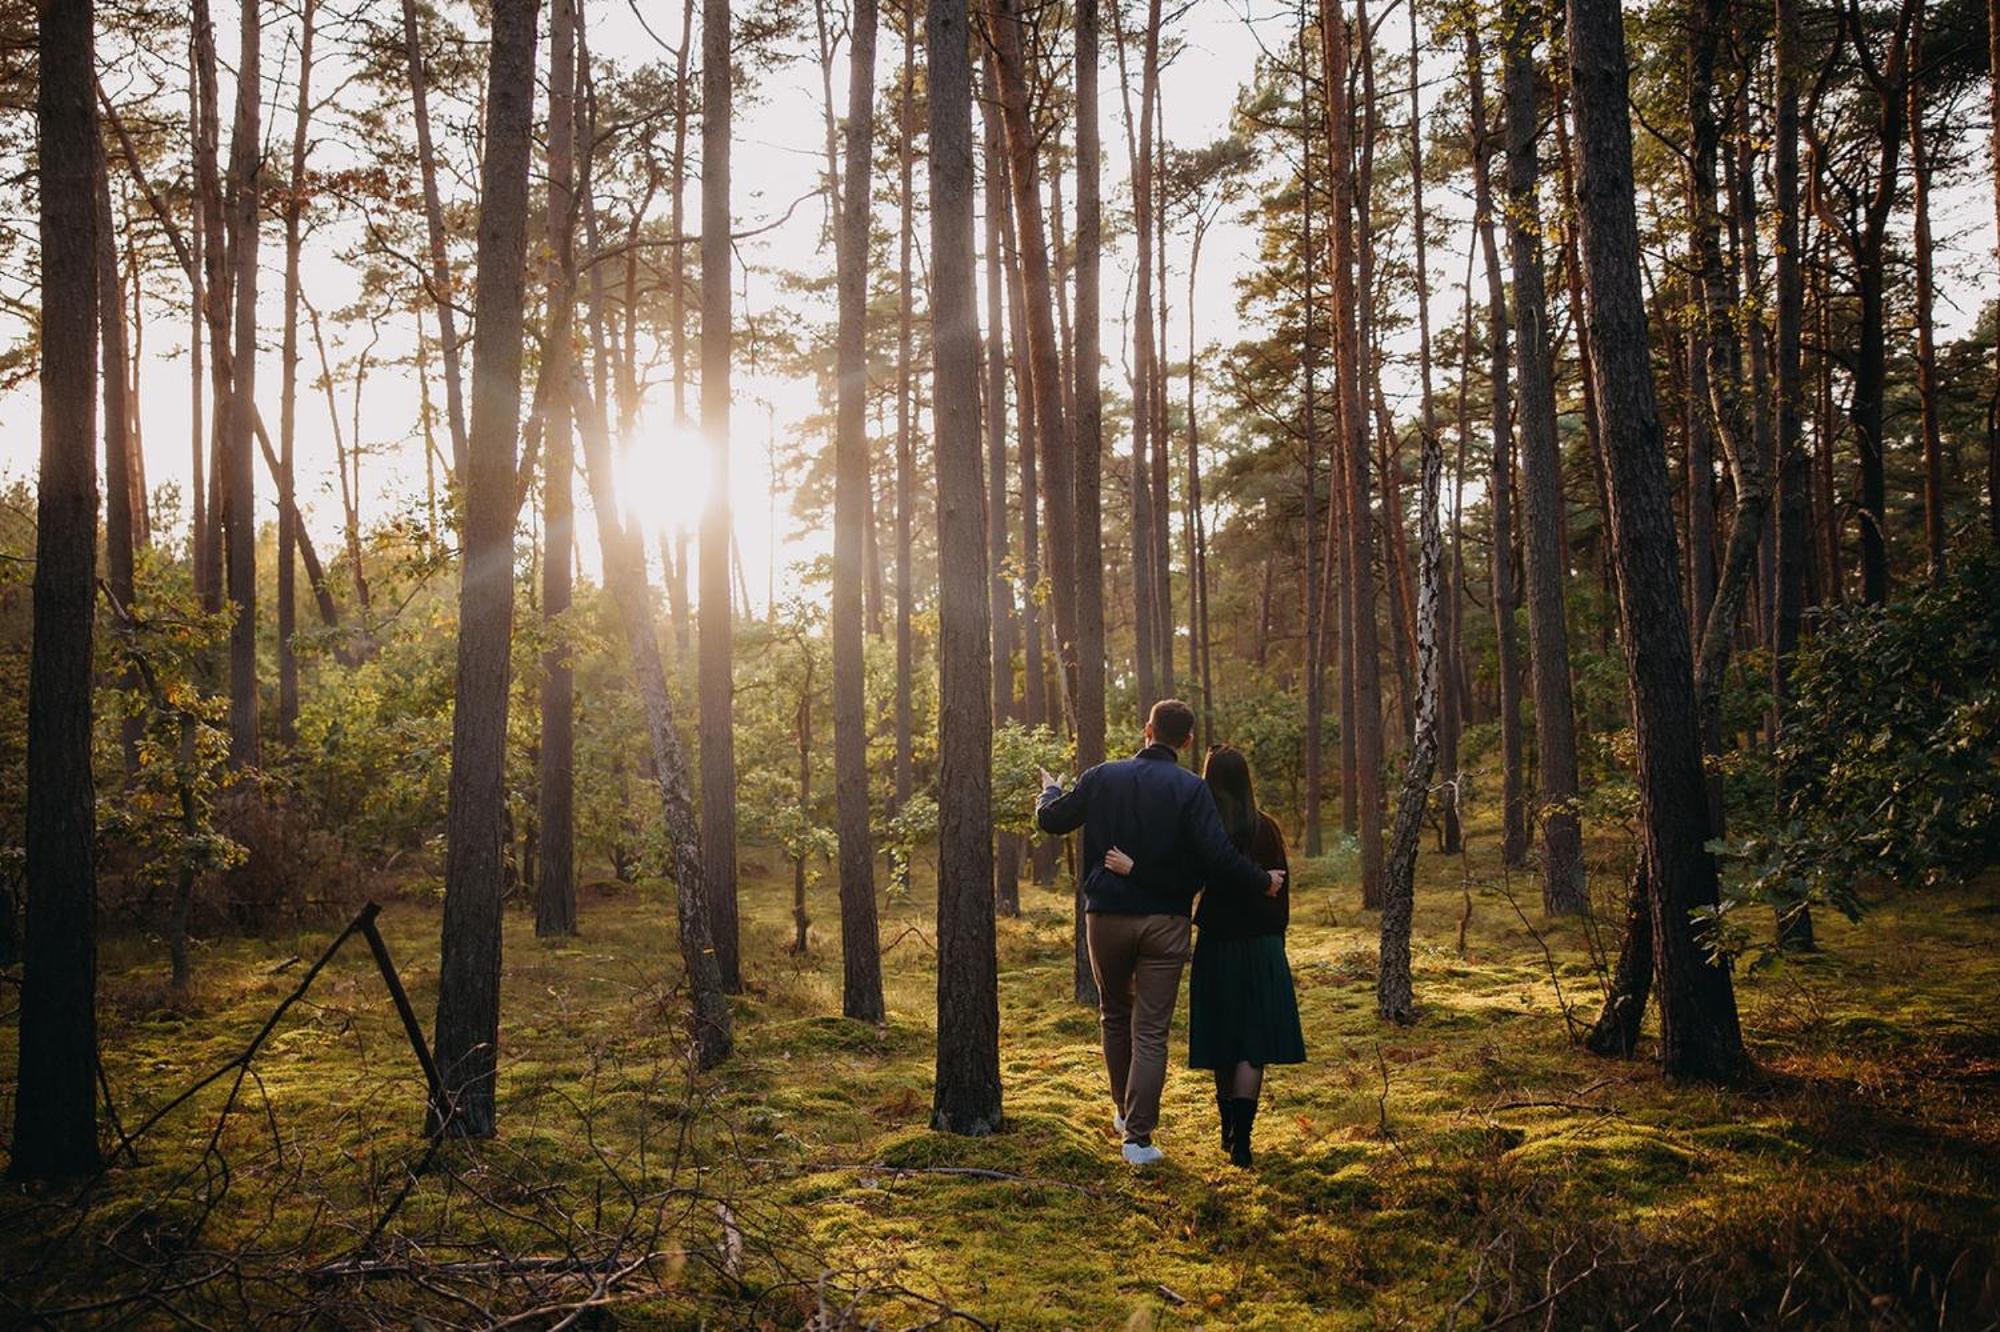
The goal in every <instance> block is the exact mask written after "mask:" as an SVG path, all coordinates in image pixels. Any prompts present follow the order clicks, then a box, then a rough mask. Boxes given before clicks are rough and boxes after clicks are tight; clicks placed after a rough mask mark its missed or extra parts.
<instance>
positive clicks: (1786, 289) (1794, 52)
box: [1771, 0, 1823, 948]
mask: <svg viewBox="0 0 2000 1332" xmlns="http://www.w3.org/2000/svg"><path fill="white" fill-rule="evenodd" d="M1773 38H1774V40H1773V46H1772V51H1773V57H1772V58H1773V60H1774V61H1775V63H1776V66H1777V127H1776V128H1777V143H1776V156H1775V160H1774V162H1773V164H1772V165H1773V168H1774V170H1773V184H1774V186H1775V191H1774V199H1773V202H1774V203H1775V205H1776V207H1777V218H1776V224H1777V236H1776V241H1777V244H1776V247H1775V248H1776V251H1777V330H1776V332H1777V338H1776V345H1775V347H1774V349H1773V350H1774V352H1775V359H1776V361H1777V366H1776V390H1775V391H1776V394H1777V401H1776V403H1775V404H1774V406H1775V411H1774V412H1773V417H1774V421H1775V425H1776V439H1775V442H1774V448H1775V450H1776V454H1777V473H1778V553H1777V561H1776V563H1777V584H1778V585H1777V589H1776V590H1777V618H1776V622H1775V625H1774V632H1773V635H1772V643H1771V649H1772V650H1771V698H1772V700H1773V701H1772V712H1773V714H1774V715H1775V716H1776V717H1777V719H1778V734H1777V735H1776V736H1774V737H1773V745H1772V748H1773V749H1774V750H1776V749H1781V748H1782V743H1781V742H1782V738H1783V731H1784V727H1785V726H1786V725H1787V724H1788V722H1787V714H1786V702H1787V699H1788V698H1789V695H1790V693H1791V668H1792V654H1793V652H1794V651H1795V650H1796V649H1797V647H1798V641H1799V621H1800V617H1801V614H1802V611H1803V608H1804V604H1805V589H1806V581H1807V577H1808V574H1809V571H1810V569H1811V566H1812V557H1813V552H1812V549H1811V542H1810V538H1809V536H1808V534H1807V527H1808V525H1809V523H1810V521H1811V508H1812V496H1811V494H1810V491H1811V488H1812V478H1811V476H1810V475H1809V473H1808V463H1807V459H1806V453H1805V447H1804V445H1803V443H1802V442H1801V439H1800V434H1801V431H1800V410H1801V407H1802V406H1803V393H1804V387H1803V376H1802V373H1801V356H1800V341H1801V332H1802V330H1803V327H1804V323H1805V284H1804V280H1803V277H1802V275H1801V271H1800V269H1801V265H1800V262H1799V260H1800V237H1799V222H1800V210H1799V87H1800V85H1801V84H1802V83H1803V82H1804V80H1805V55H1804V52H1803V51H1801V50H1800V46H1801V44H1802V40H1803V34H1802V33H1801V31H1800V27H1799V3H1798V0H1777V12H1776V15H1775V19H1774V32H1773ZM1822 424H1823V423H1822ZM1793 780H1796V779H1795V777H1794V776H1793V775H1792V774H1788V773H1787V772H1786V771H1785V770H1784V768H1783V767H1782V766H1781V767H1780V768H1779V771H1778V783H1779V794H1780V798H1781V799H1782V797H1783V795H1784V793H1785V792H1786V790H1787V789H1788V784H1789V783H1790V782H1791V781H1793ZM1778 933H1779V939H1780V940H1781V941H1782V942H1785V943H1787V944H1789V945H1792V946H1797V947H1801V948H1805V947H1810V946H1811V942H1812V915H1811V911H1810V908H1808V907H1807V906H1806V905H1805V904H1804V903H1800V904H1799V905H1798V907H1797V909H1796V910H1794V911H1791V912H1789V913H1786V912H1783V911H1781V912H1780V917H1779V922H1778Z"/></svg>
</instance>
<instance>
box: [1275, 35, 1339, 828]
mask: <svg viewBox="0 0 2000 1332" xmlns="http://www.w3.org/2000/svg"><path fill="white" fill-rule="evenodd" d="M1309 39H1310V38H1309V34H1308V32H1307V29H1306V11H1305V9H1304V7H1303V6H1301V7H1300V10H1299V282H1300V285H1301V287H1302V288H1303V291H1302V293H1301V297H1302V299H1301V301H1300V305H1301V307H1302V308H1303V310H1304V323H1303V326H1302V328H1301V330H1300V331H1301V337H1300V340H1299V341H1300V346H1299V380H1300V384H1299V389H1300V395H1299V396H1300V404H1299V405H1300V424H1301V426H1302V427H1303V429H1304V433H1305V467H1304V468H1303V470H1302V471H1301V474H1300V476H1301V481H1302V484H1303V491H1304V493H1303V495H1302V497H1301V513H1302V516H1303V521H1301V522H1300V524H1299V534H1300V538H1301V540H1302V541H1303V543H1304V544H1303V546H1302V547H1301V550H1302V552H1303V553H1302V555H1301V557H1300V561H1299V563H1300V569H1301V573H1302V575H1303V577H1304V582H1305V613H1304V614H1303V616H1301V619H1302V620H1303V621H1304V633H1303V640H1304V641H1303V643H1302V645H1301V651H1302V654H1303V656H1304V658H1305V660H1304V663H1303V665H1304V668H1305V709H1306V737H1305V808H1304V812H1303V815H1302V821H1303V822H1304V823H1305V836H1304V842H1305V852H1306V855H1307V856H1308V857H1314V856H1318V855H1321V854H1322V853H1323V852H1324V851H1325V849H1326V846H1325V841H1324V837H1323V834H1322V833H1321V831H1320V825H1321V823H1322V822H1323V821H1324V820H1323V817H1322V814H1321V805H1322V803H1323V801H1324V799H1325V790H1326V759H1325V755H1324V750H1325V747H1326V741H1325V732H1326V634H1325V632H1324V625H1323V623H1322V621H1323V619H1324V617H1325V615H1326V600H1327V598H1326V589H1325V585H1324V582H1323V580H1324V579H1325V578H1326V577H1327V576H1328V575H1330V574H1331V573H1332V572H1333V570H1334V565H1335V562H1334V560H1332V559H1331V558H1328V559H1326V560H1321V559H1320V558H1319V557H1318V554H1317V552H1316V550H1315V543H1316V542H1317V540H1318V537H1319V500H1318V488H1319V384H1318V375H1319V348H1318V346H1317V345H1316V342H1315V338H1316V335H1317V334H1318V332H1319V302H1318V299H1317V297H1318V291H1319V280H1318V278H1317V277H1316V276H1315V275H1316V273H1317V272H1318V268H1319V265H1318V263H1317V260H1318V258H1319V251H1318V250H1317V249H1316V248H1315V244H1314V241H1313V209H1314V193H1313V188H1314V187H1313V169H1312V168H1313V156H1314V154H1313V140H1312V111H1313V106H1312V63H1313V62H1312V54H1311V52H1310V50H1309V47H1308V43H1309ZM1339 456H1340V453H1339V449H1338V448H1337V447H1336V448H1335V450H1334V457H1335V458H1336V459H1338V458H1339ZM1328 484H1329V486H1330V487H1331V488H1332V489H1334V490H1336V491H1337V490H1338V489H1339V482H1338V480H1331V481H1329V483H1328ZM1331 507H1332V506H1329V508H1331ZM1330 546H1331V543H1329V547H1330ZM1330 555H1331V549H1330V548H1329V556H1330ZM1264 572H1265V580H1264V582H1265V593H1264V600H1265V604H1266V606H1267V607H1268V605H1269V602H1270V583H1271V578H1270V574H1271V566H1270V565H1269V564H1266V565H1265V568H1264ZM1343 595H1344V593H1343ZM1336 612H1337V613H1338V608H1336ZM1268 620H1269V615H1268V613H1267V614H1266V616H1265V621H1266V622H1268ZM1344 627H1345V625H1344V622H1343V629H1344ZM1267 638H1268V634H1267V633H1263V632H1260V633H1259V634H1258V635H1257V642H1258V651H1259V652H1260V653H1261V652H1262V651H1263V650H1264V648H1263V645H1264V643H1265V641H1266V640H1267ZM1346 648H1347V642H1346V636H1345V634H1344V633H1343V634H1342V636H1341V702H1342V704H1343V705H1344V704H1345V702H1346V700H1347V688H1346V686H1347V679H1346V676H1347V671H1348V669H1349V665H1350V663H1349V659H1348V655H1347V651H1346ZM1259 664H1260V665H1261V664H1262V662H1261V661H1260V662H1259ZM1347 720H1348V719H1347V716H1346V713H1345V709H1344V706H1343V711H1342V716H1341V722H1342V725H1341V728H1340V730H1341V743H1342V746H1343V750H1344V752H1345V753H1346V754H1348V755H1350V756H1351V755H1352V753H1353V751H1354V733H1353V730H1352V728H1350V727H1349V726H1347V725H1346V722H1347ZM1342 775H1343V780H1342V782H1341V795H1342V800H1343V802H1344V803H1345V804H1346V806H1347V808H1348V809H1349V810H1351V809H1352V808H1353V800H1354V784H1353V769H1352V765H1351V764H1349V765H1347V766H1346V767H1345V768H1343V773H1342ZM1351 822H1352V820H1351V819H1349V818H1344V819H1343V820H1342V825H1343V827H1346V826H1347V825H1349V824H1350V823H1351Z"/></svg>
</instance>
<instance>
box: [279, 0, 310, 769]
mask: <svg viewBox="0 0 2000 1332" xmlns="http://www.w3.org/2000/svg"><path fill="white" fill-rule="evenodd" d="M318 11H319V5H318V3H317V0H305V3H304V5H303V6H302V7H301V9H300V11H299V78H298V91H297V93H296V97H297V114H296V115H295V116H294V117H293V119H292V164H291V174H290V176H289V177H288V183H287V188H286V190H285V331H284V346H283V350H282V351H281V352H280V353H279V366H278V373H279V375H280V387H279V395H280V396H279V401H278V492H279V493H278V739H279V741H280V742H281V743H282V744H284V745H287V746H290V745H291V744H293V743H294V742H295V741H296V740H297V739H298V722H299V658H298V651H297V648H296V647H295V645H294V643H293V638H294V636H295V635H296V634H297V632H298V605H297V582H298V574H297V571H296V568H295V565H296V563H297V560H298V548H299V531H298V509H297V505H298V473H297V461H296V456H295V454H296V449H295V443H296V440H297V437H298V415H299V299H300V292H301V287H300V277H299V255H300V251H301V250H302V249H303V247H304V243H305V235H304V223H305V209H306V200H307V199H308V198H309V197H310V191H309V189H308V187H307V185H306V149H307V147H308V146H309V142H310V141H309V140H308V138H307V135H308V134H309V132H310V131H311V128H312V67H313V37H314V35H315V29H316V27H317V22H316V20H317V18H318Z"/></svg>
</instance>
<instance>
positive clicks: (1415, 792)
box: [1375, 9, 1444, 1023]
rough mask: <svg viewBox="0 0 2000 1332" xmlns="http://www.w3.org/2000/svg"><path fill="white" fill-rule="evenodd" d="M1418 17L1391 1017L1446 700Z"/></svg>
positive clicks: (1405, 1013)
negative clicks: (1411, 550) (1413, 682)
mask: <svg viewBox="0 0 2000 1332" xmlns="http://www.w3.org/2000/svg"><path fill="white" fill-rule="evenodd" d="M1418 55H1419V51H1418V46H1417V15H1416V11H1415V10H1414V9H1412V10H1411V11H1410V177H1411V204H1410V209H1411V214H1410V215H1411V220H1412V230H1413V232H1414V233H1415V238H1416V262H1417V272H1416V284H1417V290H1416V304H1417V367H1418V375H1419V382H1420V384H1421V387H1422V390H1423V400H1422V403H1421V406H1420V409H1419V410H1420V413H1421V435H1422V450H1421V454H1420V457H1419V463H1418V466H1419V468H1420V470H1421V473H1422V481H1421V488H1422V492H1423V493H1422V496H1421V498H1420V499H1419V501H1418V503H1419V505H1420V506H1421V507H1420V508H1419V510H1418V515H1417V531H1418V537H1417V560H1418V565H1417V707H1416V714H1417V724H1416V730H1415V731H1414V732H1413V733H1412V734H1411V737H1410V757H1409V763H1408V765H1407V767H1406V768H1405V770H1404V773H1403V790H1402V793H1401V795H1400V796H1399V797H1398V799H1397V802H1396V821H1395V824H1394V827H1393V830H1392V832H1391V834H1390V841H1389V855H1388V861H1387V864H1386V865H1385V866H1384V868H1383V883H1382V938H1381V945H1380V956H1381V964H1380V966H1379V967H1378V968H1377V974H1376V980H1375V1005H1376V1010H1377V1011H1378V1012H1379V1013H1380V1014H1381V1015H1382V1016H1383V1017H1384V1018H1387V1019H1388V1020H1389V1021H1391V1022H1398V1023H1402V1022H1408V1021H1410V1020H1411V1019H1412V1018H1414V1017H1415V1016H1416V997H1415V994H1414V992H1413V989H1412V985H1411V980H1410V919H1411V916H1412V915H1413V914H1414V912H1415V908H1416V873H1417V838H1418V837H1419V835H1420V834H1421V833H1422V831H1423V819H1424V810H1425V809H1426V807H1428V806H1429V804H1430V782H1431V774H1432V773H1433V772H1434V771H1436V768H1437V756H1438V703H1439V695H1440V694H1441V693H1442V692H1443V685H1444V668H1443V661H1442V658H1441V656H1440V647H1441V632H1442V623H1441V622H1442V619H1443V609H1442V598H1443V594H1444V550H1443V541H1442V537H1441V536H1440V533H1439V531H1438V507H1439V503H1440V501H1441V499H1442V491H1443V481H1444V477H1443V474H1444V447H1443V445H1442V444H1441V443H1440V442H1439V440H1438V423H1437V410H1436V406H1435V403H1434V401H1433V399H1432V396H1431V316H1430V269H1429V258H1428V255H1429V246H1428V238H1427V236H1426V234H1425V219H1424V169H1423V133H1422V130H1421V128H1420V125H1421V123H1422V117H1421V116H1420V115H1419V110H1420V106H1419V101H1418V93H1417V67H1418Z"/></svg>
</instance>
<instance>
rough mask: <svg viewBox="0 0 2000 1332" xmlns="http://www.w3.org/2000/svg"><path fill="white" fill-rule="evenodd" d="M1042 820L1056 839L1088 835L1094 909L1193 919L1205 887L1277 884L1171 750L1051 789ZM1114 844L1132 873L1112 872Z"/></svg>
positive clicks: (1088, 882)
mask: <svg viewBox="0 0 2000 1332" xmlns="http://www.w3.org/2000/svg"><path fill="white" fill-rule="evenodd" d="M1035 822H1036V824H1037V825H1039V826H1040V828H1041V830H1042V831H1043V832H1045V833H1055V834H1057V835H1061V834H1063V833H1067V832H1074V831H1075V830H1076V829H1078V828H1082V829H1083V860H1082V862H1081V863H1082V865H1083V899H1084V909H1085V910H1087V911H1101V912H1104V913H1105V914H1107V915H1114V916H1152V915H1165V916H1185V915H1187V914H1188V913H1189V911H1190V910H1192V909H1193V906H1194V895H1195V894H1196V893H1197V892H1199V891H1200V890H1201V887H1202V885H1203V884H1204V883H1206V884H1207V885H1208V887H1209V890H1210V891H1211V892H1214V891H1216V890H1218V889H1220V890H1221V891H1223V892H1232V893H1233V892H1243V893H1253V892H1254V893H1262V892H1264V891H1265V890H1266V889H1267V888H1269V887H1270V883H1271V878H1270V875H1269V874H1267V873H1266V872H1265V871H1264V870H1262V869H1260V868H1259V867H1258V865H1257V863H1256V862H1255V861H1253V860H1251V859H1250V858H1248V857H1247V856H1245V855H1244V854H1243V853H1242V852H1241V851H1238V850H1237V849H1236V847H1235V844H1234V843H1232V842H1231V841H1230V840H1229V834H1228V833H1227V832H1226V831H1224V829H1223V827H1222V815H1221V814H1219V813H1218V812H1217V811H1216V808H1215V797H1214V796H1213V795H1211V794H1210V793H1209V789H1208V783H1207V782H1204V781H1203V780H1202V779H1201V778H1200V777H1198V776H1196V775H1195V774H1194V773H1192V772H1189V771H1188V770H1187V769H1186V768H1183V767H1182V766H1181V765H1180V759H1179V756H1178V755H1176V754H1175V753H1174V751H1173V750H1172V749H1171V748H1169V747H1168V746H1166V745H1157V744H1156V745H1147V746H1146V747H1145V748H1144V749H1142V750H1140V751H1139V753H1138V754H1137V755H1136V756H1135V757H1133V758H1128V759H1119V760H1117V761H1115V762H1111V763H1101V764H1099V765H1098V766H1096V767H1094V768H1092V769H1090V770H1089V771H1088V772H1086V773H1084V774H1083V776H1081V777H1079V778H1077V780H1076V785H1075V786H1073V787H1071V788H1070V789H1069V790H1068V791H1064V790H1063V789H1062V788H1061V787H1060V786H1051V787H1048V788H1047V789H1045V790H1044V791H1043V792H1042V795H1041V799H1040V800H1039V801H1037V802H1036V805H1035ZM1114 846H1115V847H1117V848H1119V849H1120V850H1121V851H1123V852H1125V854H1126V855H1128V856H1130V857H1132V860H1133V862H1134V863H1133V869H1132V873H1131V874H1129V875H1118V874H1113V873H1112V872H1111V871H1110V870H1108V869H1106V868H1104V853H1105V852H1106V851H1109V850H1110V849H1111V848H1112V847H1114Z"/></svg>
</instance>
